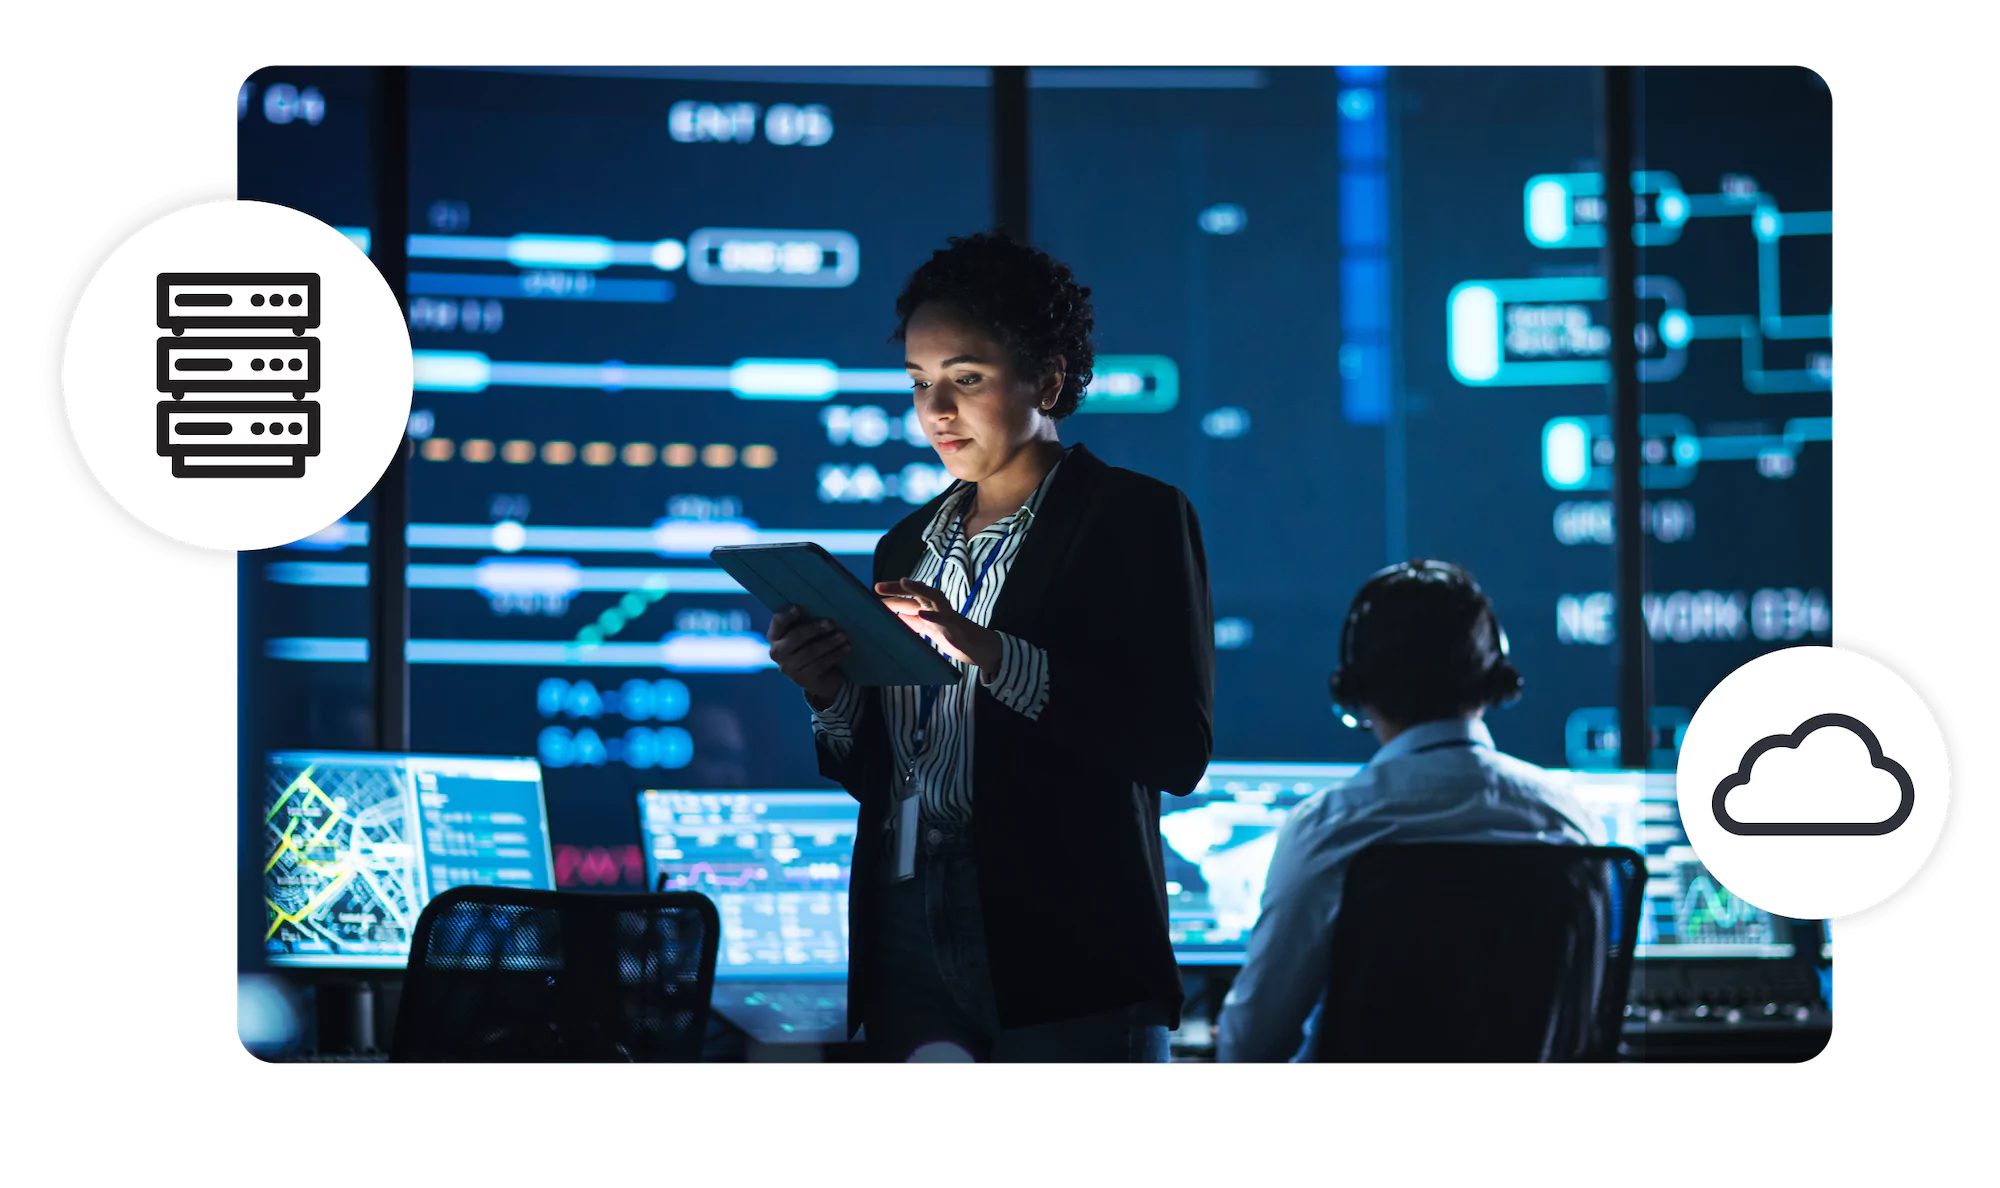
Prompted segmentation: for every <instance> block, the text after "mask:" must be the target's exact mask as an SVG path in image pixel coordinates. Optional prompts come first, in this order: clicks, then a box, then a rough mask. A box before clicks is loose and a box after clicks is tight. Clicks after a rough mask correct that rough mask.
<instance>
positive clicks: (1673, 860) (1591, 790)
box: [1558, 771, 1794, 957]
mask: <svg viewBox="0 0 2000 1188" xmlns="http://www.w3.org/2000/svg"><path fill="white" fill-rule="evenodd" d="M1558 774H1559V775H1561V776H1563V777H1564V778H1565V779H1567V780H1568V781H1569V784H1570V787H1571V789H1572V790H1573V791H1575V793H1576V794H1577V797H1578V798H1579V799H1581V800H1582V801H1583V802H1584V804H1585V805H1586V806H1587V807H1588V808H1590V809H1591V811H1593V812H1595V813H1596V814H1597V815H1598V818H1599V819H1600V820H1601V821H1603V822H1604V829H1605V833H1606V834H1607V835H1608V836H1609V839H1610V841H1611V843H1612V844H1613V845H1620V846H1629V847H1631V848H1632V849H1634V850H1637V851H1638V852H1639V853H1641V854H1643V855H1645V858H1646V876H1647V877H1646V909H1645V911H1644V913H1643V914H1641V916H1640V917H1639V946H1638V955H1639V956H1641V957H1790V956H1792V954H1793V951H1794V950H1793V945H1792V942H1791V925H1790V922H1789V921H1788V920H1787V919H1785V918H1784V917H1782V916H1773V915H1772V914H1771V913H1769V912H1767V911H1764V910H1762V909H1761V908H1756V907H1752V906H1751V905H1749V904H1748V903H1745V902H1744V901H1742V900H1740V899H1738V898H1736V896H1735V895H1733V894H1731V893H1730V891H1729V889H1728V888H1726V887H1724V886H1723V885H1722V884H1720V883H1718V882H1716V880H1715V877H1714V876H1713V875H1711V874H1709V873H1708V868H1707V867H1705V866H1703V865H1702V864H1701V860H1700V859H1699V858H1696V857H1695V853H1694V847H1693V846H1692V845H1690V844H1689V843H1688V836H1687V830H1686V829H1684V828H1682V826H1681V812H1680V801H1679V799H1678V798H1677V797H1676V795H1675V793H1674V777H1673V773H1671V772H1639V771H1567V772H1560V773H1558Z"/></svg>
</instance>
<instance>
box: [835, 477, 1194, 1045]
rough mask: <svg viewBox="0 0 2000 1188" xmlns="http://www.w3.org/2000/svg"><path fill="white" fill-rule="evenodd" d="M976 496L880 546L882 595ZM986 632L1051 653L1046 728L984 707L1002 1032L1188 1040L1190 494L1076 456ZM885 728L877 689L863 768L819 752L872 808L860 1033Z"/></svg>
mask: <svg viewBox="0 0 2000 1188" xmlns="http://www.w3.org/2000/svg"><path fill="white" fill-rule="evenodd" d="M961 485H962V484H959V483H953V484H952V486H951V487H950V488H949V489H947V490H946V491H945V493H944V494H942V495H940V496H938V497H937V498H936V499H933V500H932V501H931V502H930V503H928V504H926V505H925V506H924V507H922V508H920V509H918V510H917V511H915V512H913V513H912V514H911V515H910V516H908V517H907V518H906V519H904V520H903V521H902V522H901V523H899V524H897V525H896V526H895V527H894V528H892V529H890V530H889V532H888V534H887V535H885V536H884V537H883V538H882V540H881V543H880V544H879V545H878V546H877V547H876V550H875V580H877V581H886V580H890V579H893V578H899V577H908V576H909V575H910V574H911V573H912V572H913V571H914V570H915V568H916V566H917V563H918V562H919V561H920V560H921V559H922V558H923V555H924V544H923V532H924V528H925V527H926V526H927V525H929V523H930V521H931V518H932V517H933V516H935V515H936V514H937V511H938V508H939V507H940V506H941V505H942V504H943V502H944V501H945V500H946V499H948V498H950V497H951V495H952V493H953V492H954V491H957V490H958V489H959V487H960V486H961ZM988 626H990V627H991V628H993V629H994V630H995V631H1004V632H1006V633H1008V634H1010V635H1014V636H1017V637H1019V638H1020V639H1023V640H1026V641H1027V642H1029V643H1032V644H1036V645H1038V646H1040V647H1042V648H1043V649H1045V650H1046V651H1047V653H1048V657H1049V699H1048V702H1047V704H1046V705H1045V706H1044V707H1043V709H1042V713H1041V715H1040V717H1039V718H1037V719H1035V720H1032V721H1031V720H1029V719H1028V718H1026V717H1024V716H1022V715H1021V714H1019V713H1017V712H1015V711H1014V710H1012V709H1009V708H1008V707H1006V706H1004V705H1001V704H1000V703H999V702H998V701H996V700H994V699H993V697H992V696H991V695H990V694H985V693H983V692H982V693H981V694H980V695H979V696H977V697H976V699H975V701H974V709H973V714H974V721H973V777H972V778H973V789H972V805H973V808H972V815H973V828H972V833H973V838H974V846H975V852H976V860H977V863H978V869H979V891H980V897H981V900H982V902H983V905H984V913H985V923H986V940H987V947H988V951H989V953H990V956H991V962H992V970H993V982H994V987H993V988H994V994H995V997H996V999H997V1001H998V1006H999V1013H1000V1023H1001V1025H1002V1026H1005V1027H1022V1026H1027V1025H1030V1024H1035V1023H1045V1022H1051V1021H1054V1020H1057V1019H1064V1018H1071V1017H1075V1016H1079V1015H1085V1014H1091V1013H1095V1012H1098V1011H1104V1010H1110V1009H1113V1008H1115V1007H1119V1006H1123V1005H1126V1004H1129V1003H1135V1002H1155V1003H1159V1004H1160V1005H1161V1006H1163V1007H1165V1008H1167V1013H1168V1015H1169V1025H1170V1026H1179V1016H1180V1007H1181V984H1180V974H1179V970H1178V969H1177V968H1176V966H1175V964H1174V955H1173V949H1172V947H1171V945H1170V944H1169V943H1168V940H1167V900H1166V882H1165V875H1164V873H1163V868H1162V862H1161V856H1160V827H1159V818H1160V793H1161V792H1162V791H1165V792H1171V793H1175V794H1178V795H1186V794H1187V793H1189V792H1192V791H1193V790H1194V786H1195V783H1196V782H1197V781H1199V780H1200V779H1201V777H1202V774H1203V772H1204V771H1205V770H1206V769H1207V767H1208V760H1209V755H1210V751H1211V748H1212V746H1213V743H1214V726H1215V634H1214V631H1215V629H1214V619H1213V613H1212V611H1211V609H1210V604H1209V593H1208V562H1207V559H1206V558H1205V557H1204V555H1203V553H1202V544H1201V524H1200V522H1199V520H1197V519H1196V517H1195V511H1194V508H1193V506H1192V505H1190V504H1189V503H1188V500H1187V496H1186V495H1185V494H1183V493H1182V492H1181V491H1180V489H1179V488H1177V487H1172V486H1169V485H1168V484H1166V483H1162V482H1160V481H1158V480H1156V479H1151V478H1148V477H1146V476H1145V475H1142V474H1138V473H1136V472H1134V471H1130V470H1125V469H1122V468H1119V467H1115V466H1107V465H1106V464H1105V463H1104V462H1102V461H1101V460H1099V459H1098V458H1097V457H1096V456H1095V455H1093V454H1091V452H1090V451H1089V450H1087V449H1085V448H1084V447H1083V446H1081V445H1078V446H1073V447H1071V448H1070V450H1069V451H1068V453H1067V454H1066V455H1065V458H1064V461H1063V464H1062V468H1061V469H1060V470H1058V471H1057V472H1056V476H1055V478H1054V479H1053V480H1051V482H1050V485H1049V489H1048V491H1047V492H1046V493H1045V494H1044V495H1043V497H1042V505H1041V508H1040V511H1039V513H1038V514H1037V515H1036V517H1035V521H1034V524H1033V526H1032V527H1031V528H1030V529H1029V530H1028V534H1027V537H1026V538H1025V539H1024V540H1023V541H1022V542H1021V547H1020V551H1019V552H1018V553H1016V554H1015V556H1014V560H1013V561H1012V563H1011V564H1010V565H1009V566H1008V570H1007V578H1006V583H1005V584H1004V585H1003V586H1002V587H1001V588H1000V597H999V600H998V601H997V602H996V603H995V605H994V607H993V614H992V618H991V621H990V622H989V623H988ZM885 722H886V719H885V717H884V714H883V709H882V699H881V696H880V694H879V691H877V690H873V689H870V690H866V691H865V696H864V697H863V698H862V711H861V720H860V723H859V726H858V728H857V729H856V731H855V736H854V744H853V746H852V747H851V748H850V750H849V751H848V753H847V756H846V758H845V759H837V758H835V757H834V755H833V753H832V751H831V750H830V749H829V748H828V747H827V745H826V744H825V742H824V741H822V742H820V744H819V764H820V771H821V773H822V774H824V775H826V776H827V777H828V778H830V779H833V780H837V781H839V782H840V784H841V785H842V786H844V787H845V788H846V789H847V790H848V791H849V792H850V793H852V794H853V795H854V797H855V799H857V800H859V801H860V802H861V828H860V830H859V832H858V833H857V835H856V837H855V843H854V876H853V880H852V885H851V886H850V888H849V895H848V909H849V912H848V914H849V928H848V938H849V947H850V952H851V955H850V957H849V962H848V999H847V1003H848V1005H847V1012H848V1014H847V1020H848V1034H849V1035H852V1034H853V1033H854V1032H855V1030H857V1029H858V1028H859V1027H860V1026H861V1024H862V1023H863V1022H864V1021H865V1020H866V1018H867V1009H868V1001H869V999H868V995H869V968H870V954H871V941H872V939H873V938H872V936H871V935H870V933H871V929H870V923H871V912H872V911H873V908H874V905H875V902H876V895H877V894H878V893H879V891H880V889H881V882H880V878H881V875H880V871H881V869H882V864H883V861H884V849H885V847H886V841H887V838H886V835H885V833H884V824H885V822H886V821H887V819H888V812H889V803H890V782H891V768H892V764H893V760H892V751H891V749H890V746H889V735H888V730H887V727H886V724H885ZM1135 783H1137V784H1140V785H1142V786H1143V787H1144V788H1145V789H1146V790H1145V791H1143V792H1141V791H1135V790H1134V787H1133V786H1134V784H1135Z"/></svg>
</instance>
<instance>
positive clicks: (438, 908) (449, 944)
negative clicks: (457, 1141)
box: [390, 887, 721, 1061]
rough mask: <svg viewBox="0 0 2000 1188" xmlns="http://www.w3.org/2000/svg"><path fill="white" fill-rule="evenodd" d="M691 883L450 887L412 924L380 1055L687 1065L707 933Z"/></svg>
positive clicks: (709, 957)
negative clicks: (681, 886)
mask: <svg viewBox="0 0 2000 1188" xmlns="http://www.w3.org/2000/svg"><path fill="white" fill-rule="evenodd" d="M720 932H721V929H720V925H719V923H718V921H717V919H716V912H715V904H714V903H712V902H710V900H709V898H708V897H707V896H705V895H702V894H701V893H699V892H695V891H674V892H667V893H663V894H650V895H628V894H598V893H596V892H587V891H534V890H521V889H516V888H509V887H454V888H451V889H450V890H447V891H444V892H442V893H441V894H439V895H438V896H437V897H436V898H434V899H432V900H431V901H430V903H429V904H427V905H425V907H424V910H423V913H422V914H421V915H420V916H418V918H417V928H416V933H415V935H414V936H413V937H412V938H411V942H410V964H409V970H408V972H407V973H406V974H405V976H404V983H403V997H402V1004H401V1006H400V1008H399V1009H398V1011H397V1015H396V1037H395V1042H394V1044H393V1046H392V1047H391V1049H390V1058H391V1059H392V1060H462V1061H549V1060H563V1061H569V1060H621V1061H622V1060H695V1059H698V1058H699V1057H700V1054H701V1046H702V1040H703V1038H704V1036H705V1034H706V1032H707V1029H708V1006H709V997H710V994H711V993H712V991H713V990H714V988H715V958H716V946H717V943H718V937H719V935H720Z"/></svg>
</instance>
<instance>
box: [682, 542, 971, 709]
mask: <svg viewBox="0 0 2000 1188" xmlns="http://www.w3.org/2000/svg"><path fill="white" fill-rule="evenodd" d="M708 555H709V557H710V558H711V559H712V560H714V562H715V563H716V564H717V565H720V566H721V567H722V568H723V570H724V572H726V573H728V574H729V576H730V577H733V578H735V579H736V580H737V581H738V582H740V583H741V584H742V586H743V588H744V589H745V590H748V591H750V594H751V596H752V597H754V598H756V599H757V601H759V602H761V603H763V604H764V605H765V606H766V607H769V608H770V610H771V613H772V614H776V613H778V612H779V611H781V610H784V609H785V608H786V607H788V606H796V607H800V608H802V609H803V610H804V611H805V617H806V618H808V619H831V620H833V621H834V622H835V623H838V624H840V626H841V629H842V630H844V631H846V632H847V638H848V641H849V643H850V644H851V645H852V646H853V649H854V650H853V651H852V652H850V653H848V656H847V659H846V660H845V661H844V662H842V664H841V665H840V670H841V671H842V672H844V673H846V674H847V679H849V680H851V681H853V682H854V683H855V684H857V685H864V686H865V685H956V684H957V683H958V682H959V680H960V675H959V670H958V667H957V666H956V665H954V664H953V663H952V662H951V661H950V660H947V659H946V658H945V657H944V655H943V654H942V653H940V652H939V651H938V650H937V649H936V648H934V647H932V646H931V643H930V641H929V640H927V639H925V638H924V637H923V636H921V635H918V634H917V633H916V632H914V631H912V630H910V629H909V627H907V626H906V625H904V623H903V620H901V619H899V618H897V617H896V612H895V611H892V610H890V609H889V608H888V607H886V606H884V605H882V599H881V596H880V595H878V594H876V593H875V592H874V591H873V590H870V589H869V588H868V587H867V586H864V585H862V584H861V582H860V580H859V579H858V578H856V577H855V576H854V575H853V574H852V573H850V572H848V569H847V567H846V566H845V565H842V564H841V563H840V562H839V561H837V560H835V559H834V556H833V554H832V553H829V552H827V551H826V550H825V549H823V548H821V547H819V546H818V545H816V544H813V543H811V542H809V541H808V542H801V543H798V544H775V545H722V546H720V547H718V548H714V549H710V550H709V553H708Z"/></svg>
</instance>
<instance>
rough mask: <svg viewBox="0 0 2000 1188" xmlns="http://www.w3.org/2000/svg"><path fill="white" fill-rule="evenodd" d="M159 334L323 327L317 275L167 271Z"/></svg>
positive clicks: (161, 290)
mask: <svg viewBox="0 0 2000 1188" xmlns="http://www.w3.org/2000/svg"><path fill="white" fill-rule="evenodd" d="M158 299H159V323H160V329H162V330H171V331H173V332H174V333H175V334H177V335H178V334H183V333H185V332H187V331H189V330H290V331H291V332H292V333H293V334H304V333H305V332H306V331H308V330H313V329H317V328H318V326H319V273H317V272H162V273H160V274H159V289H158Z"/></svg>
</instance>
